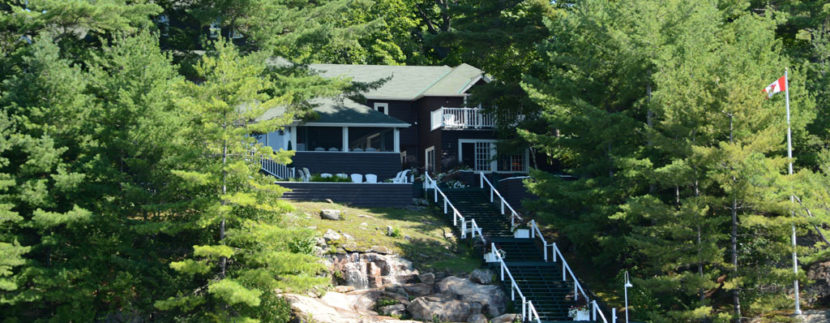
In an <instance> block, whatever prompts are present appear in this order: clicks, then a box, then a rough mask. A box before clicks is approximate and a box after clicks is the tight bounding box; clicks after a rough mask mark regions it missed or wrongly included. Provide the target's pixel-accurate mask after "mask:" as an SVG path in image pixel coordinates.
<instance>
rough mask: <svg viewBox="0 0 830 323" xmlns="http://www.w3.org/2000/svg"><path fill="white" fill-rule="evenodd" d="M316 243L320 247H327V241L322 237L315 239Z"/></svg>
mask: <svg viewBox="0 0 830 323" xmlns="http://www.w3.org/2000/svg"><path fill="white" fill-rule="evenodd" d="M335 233H336V232H335ZM314 243H315V244H316V245H317V246H318V247H325V246H326V239H324V238H321V237H315V238H314Z"/></svg>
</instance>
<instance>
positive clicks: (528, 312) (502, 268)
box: [490, 242, 542, 323]
mask: <svg viewBox="0 0 830 323" xmlns="http://www.w3.org/2000/svg"><path fill="white" fill-rule="evenodd" d="M490 252H491V253H492V254H493V255H494V256H495V257H496V261H497V262H498V263H499V278H500V279H501V281H504V274H507V278H510V300H511V301H513V302H515V301H516V294H518V295H519V299H521V300H522V321H525V322H526V321H533V320H534V319H535V321H536V323H541V322H542V321H541V319H540V318H539V313H536V307H534V306H533V303H532V302H531V301H529V300H527V298H526V297H525V295H524V294H522V290H521V289H520V288H519V284H517V283H516V280H515V279H513V274H511V273H510V269H509V268H507V264H505V263H504V258H502V256H501V253H499V251H498V249H496V244H495V243H492V242H491V243H490Z"/></svg>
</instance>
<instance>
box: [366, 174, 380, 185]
mask: <svg viewBox="0 0 830 323" xmlns="http://www.w3.org/2000/svg"><path fill="white" fill-rule="evenodd" d="M377 182H378V175H375V174H366V183H377Z"/></svg>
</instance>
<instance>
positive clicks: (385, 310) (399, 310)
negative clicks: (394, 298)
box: [379, 304, 406, 316]
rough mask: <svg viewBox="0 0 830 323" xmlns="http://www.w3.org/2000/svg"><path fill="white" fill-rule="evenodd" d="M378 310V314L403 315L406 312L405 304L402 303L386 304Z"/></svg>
mask: <svg viewBox="0 0 830 323" xmlns="http://www.w3.org/2000/svg"><path fill="white" fill-rule="evenodd" d="M379 310H380V314H383V315H389V316H391V315H403V314H404V313H406V306H405V305H403V304H394V305H386V306H384V307H381V308H380V309H379Z"/></svg>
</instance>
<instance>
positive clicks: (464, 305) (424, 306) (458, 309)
mask: <svg viewBox="0 0 830 323" xmlns="http://www.w3.org/2000/svg"><path fill="white" fill-rule="evenodd" d="M406 310H407V312H409V314H411V315H412V318H413V319H416V320H425V321H431V320H434V319H436V318H437V319H438V320H439V321H442V322H443V321H450V322H466V321H467V319H468V318H469V317H470V316H472V315H474V314H479V313H481V304H479V303H475V302H465V301H460V300H457V299H452V298H448V297H442V296H422V297H418V298H416V299H414V300H412V303H410V304H409V306H408V307H407V308H406Z"/></svg>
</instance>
